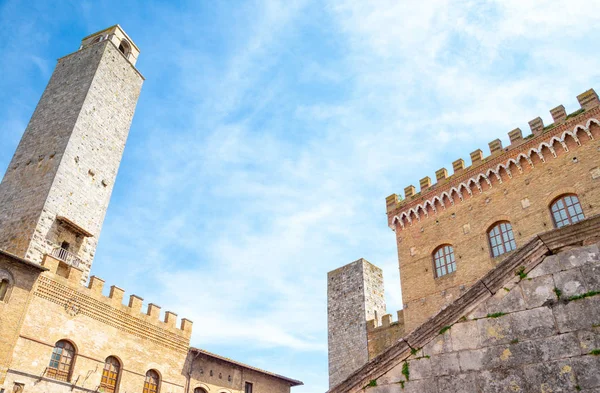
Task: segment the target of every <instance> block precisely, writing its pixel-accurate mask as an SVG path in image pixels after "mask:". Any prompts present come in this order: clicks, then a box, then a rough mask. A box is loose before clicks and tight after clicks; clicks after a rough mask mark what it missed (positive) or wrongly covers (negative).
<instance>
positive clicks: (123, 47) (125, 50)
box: [119, 40, 131, 57]
mask: <svg viewBox="0 0 600 393" xmlns="http://www.w3.org/2000/svg"><path fill="white" fill-rule="evenodd" d="M119 50H120V51H121V53H123V54H124V55H125V57H129V53H130V52H131V46H129V42H127V41H125V40H121V43H120V44H119Z"/></svg>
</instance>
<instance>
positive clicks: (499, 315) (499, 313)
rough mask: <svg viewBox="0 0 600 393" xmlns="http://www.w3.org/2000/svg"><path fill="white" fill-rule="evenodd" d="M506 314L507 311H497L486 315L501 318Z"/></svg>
mask: <svg viewBox="0 0 600 393" xmlns="http://www.w3.org/2000/svg"><path fill="white" fill-rule="evenodd" d="M504 315H506V313H505V312H495V313H493V314H488V315H486V318H500V317H501V316H504Z"/></svg>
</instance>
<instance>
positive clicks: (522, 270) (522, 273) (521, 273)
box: [515, 266, 527, 280]
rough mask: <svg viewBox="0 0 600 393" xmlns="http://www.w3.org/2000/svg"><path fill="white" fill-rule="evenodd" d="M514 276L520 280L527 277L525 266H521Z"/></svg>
mask: <svg viewBox="0 0 600 393" xmlns="http://www.w3.org/2000/svg"><path fill="white" fill-rule="evenodd" d="M515 276H519V278H520V279H521V280H523V279H525V278H526V277H527V273H525V266H521V267H520V268H519V270H517V271H516V272H515Z"/></svg>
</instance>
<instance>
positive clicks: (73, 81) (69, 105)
mask: <svg viewBox="0 0 600 393" xmlns="http://www.w3.org/2000/svg"><path fill="white" fill-rule="evenodd" d="M138 55H139V50H138V48H137V47H136V45H135V44H134V43H133V41H131V39H130V38H129V37H128V36H127V34H125V32H124V31H123V30H122V29H121V28H120V27H119V26H118V25H117V26H113V27H110V28H108V29H105V30H103V31H100V32H98V33H95V34H92V35H90V36H88V37H86V38H84V39H83V41H82V45H81V47H80V48H79V50H78V51H76V52H74V53H72V54H70V55H68V56H66V57H63V58H61V59H59V60H58V64H57V66H56V69H55V71H54V73H53V75H52V77H51V79H50V82H49V84H48V86H47V88H46V90H45V91H44V94H43V95H42V98H41V99H40V102H39V104H38V106H37V108H36V109H35V112H34V114H33V116H32V118H31V121H30V123H29V125H28V126H27V129H26V130H25V133H24V135H23V138H22V140H21V142H20V143H19V146H18V148H17V151H16V153H15V155H14V157H13V159H12V161H11V163H10V165H9V167H8V169H7V172H6V174H5V176H4V179H3V181H2V183H1V184H0V318H1V319H0V393H5V392H15V393H18V392H19V393H20V392H39V393H42V392H43V393H47V392H52V393H55V392H56V393H61V392H64V393H68V392H107V393H115V392H123V393H126V392H133V391H140V392H144V393H159V392H160V393H209V392H210V393H213V392H214V393H242V392H244V393H252V392H263V393H289V391H290V388H291V387H292V386H297V385H300V384H302V382H300V381H296V380H293V379H290V378H287V377H284V376H281V375H277V374H274V373H270V372H268V371H264V370H260V369H257V368H255V367H252V366H249V365H245V364H243V363H240V362H236V361H234V360H232V359H228V358H226V357H223V356H219V355H216V354H212V353H210V352H207V351H204V350H202V349H198V348H193V347H190V337H191V334H192V322H191V321H189V320H188V319H185V318H183V319H181V320H180V321H179V323H177V314H175V313H173V312H171V311H166V312H164V317H163V318H160V315H161V308H160V307H159V306H157V305H156V304H154V303H149V304H148V306H147V309H145V310H142V304H143V299H142V298H141V297H139V296H137V295H130V296H129V299H128V301H127V305H124V304H123V298H124V293H125V292H124V290H123V289H121V288H119V287H117V286H114V285H113V286H111V287H110V292H109V295H108V296H105V295H103V289H104V280H102V279H100V278H98V277H95V276H91V277H89V272H90V270H91V266H92V261H93V257H94V253H95V249H96V244H97V241H98V236H99V234H100V230H101V228H102V222H103V220H104V215H105V213H106V209H107V207H108V203H109V200H110V194H111V191H112V187H113V184H114V181H115V179H116V175H117V171H118V168H119V164H120V160H121V156H122V154H123V149H124V147H125V142H126V139H127V134H128V132H129V127H130V124H131V120H132V118H133V113H134V110H135V106H136V103H137V99H138V96H139V93H140V90H141V86H142V82H143V77H142V75H141V74H140V73H139V71H138V70H137V69H136V68H135V63H136V60H137V57H138ZM82 283H87V285H82Z"/></svg>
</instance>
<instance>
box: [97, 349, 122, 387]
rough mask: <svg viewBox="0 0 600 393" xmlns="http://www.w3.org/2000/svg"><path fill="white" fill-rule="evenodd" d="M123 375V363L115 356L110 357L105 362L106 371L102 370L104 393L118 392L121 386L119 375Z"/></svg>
mask: <svg viewBox="0 0 600 393" xmlns="http://www.w3.org/2000/svg"><path fill="white" fill-rule="evenodd" d="M120 373H121V362H119V359H117V358H116V357H114V356H109V357H107V358H106V361H105V362H104V370H102V380H101V381H100V387H101V388H103V389H104V392H108V393H114V392H116V391H117V386H118V384H119V374H120Z"/></svg>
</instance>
